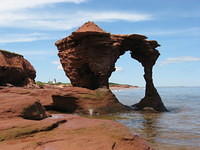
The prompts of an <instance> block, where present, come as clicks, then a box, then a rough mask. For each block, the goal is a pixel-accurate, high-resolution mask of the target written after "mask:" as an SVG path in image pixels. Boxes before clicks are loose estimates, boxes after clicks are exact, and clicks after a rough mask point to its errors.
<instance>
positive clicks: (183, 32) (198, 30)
mask: <svg viewBox="0 0 200 150" xmlns="http://www.w3.org/2000/svg"><path fill="white" fill-rule="evenodd" d="M142 33H143V34H145V35H150V36H163V35H164V36H174V35H175V36H176V35H178V36H200V27H191V28H185V29H172V30H164V29H163V30H154V31H151V32H149V31H148V32H144V31H143V32H142Z"/></svg>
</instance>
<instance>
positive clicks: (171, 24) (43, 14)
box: [0, 0, 200, 86]
mask: <svg viewBox="0 0 200 150" xmlns="http://www.w3.org/2000/svg"><path fill="white" fill-rule="evenodd" d="M86 21H94V22H95V23H96V24H98V25H99V26H100V27H101V28H103V29H104V30H105V31H107V32H111V33H113V34H132V33H138V34H144V35H146V36H147V37H148V38H149V39H150V40H157V41H158V42H159V43H160V44H161V47H159V48H158V50H159V51H160V53H161V56H160V57H159V59H158V61H157V64H156V65H155V67H154V82H155V85H156V86H200V78H199V76H200V69H199V66H200V51H199V49H200V1H199V0H1V5H0V34H1V36H0V49H5V50H9V51H13V52H17V53H20V54H22V55H24V57H25V58H26V59H28V60H29V61H30V62H31V63H32V64H33V66H34V67H35V69H36V70H37V78H36V80H40V81H49V80H53V79H54V78H56V79H57V81H62V82H69V80H68V79H67V78H66V76H65V74H64V72H63V70H62V68H61V67H60V64H59V58H58V57H57V48H56V47H55V46H54V43H55V41H56V40H58V39H61V38H64V37H66V36H68V35H70V34H71V32H72V31H74V30H76V29H77V27H79V26H80V25H82V24H83V23H84V22H86ZM116 67H117V71H116V72H114V73H113V74H112V76H111V78H110V81H111V82H118V83H127V84H133V85H139V86H144V79H143V68H142V66H141V65H140V64H139V63H138V62H137V61H135V60H133V59H131V57H130V55H129V52H127V53H126V54H125V55H123V56H121V57H120V59H119V60H118V61H117V63H116Z"/></svg>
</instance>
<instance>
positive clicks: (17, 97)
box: [0, 87, 127, 119]
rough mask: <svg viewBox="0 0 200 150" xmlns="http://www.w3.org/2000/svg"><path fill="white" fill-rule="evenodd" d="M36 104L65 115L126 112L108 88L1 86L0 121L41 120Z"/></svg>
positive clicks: (41, 109)
mask: <svg viewBox="0 0 200 150" xmlns="http://www.w3.org/2000/svg"><path fill="white" fill-rule="evenodd" d="M38 102H39V103H41V104H42V105H43V106H45V107H47V108H48V109H53V110H54V109H55V110H57V111H64V112H68V113H84V114H89V110H90V109H92V110H93V114H95V113H96V114H106V113H113V112H121V111H125V110H127V108H126V107H125V106H123V105H122V104H120V103H119V102H118V100H117V99H116V97H115V96H114V95H113V94H112V93H111V92H110V90H108V89H98V90H89V89H85V88H78V87H77V88H75V87H66V88H55V87H54V88H53V87H52V88H49V89H24V88H20V87H18V88H16V87H11V88H3V87H2V89H0V118H12V117H17V116H22V117H24V118H29V119H31V118H32V119H37V117H40V116H41V117H42V118H45V113H44V111H43V108H42V107H40V104H38ZM23 110H26V111H25V112H24V111H23ZM37 112H38V113H37ZM34 115H35V116H34ZM29 116H30V117H29ZM38 119H39V118H38Z"/></svg>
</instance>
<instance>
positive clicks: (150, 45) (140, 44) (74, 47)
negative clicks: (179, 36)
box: [56, 22, 167, 111]
mask: <svg viewBox="0 0 200 150" xmlns="http://www.w3.org/2000/svg"><path fill="white" fill-rule="evenodd" d="M56 46H57V48H58V50H59V53H58V56H59V57H60V61H61V64H62V66H63V69H64V71H65V73H66V75H67V76H68V77H69V79H70V81H71V83H72V85H73V86H78V87H84V88H88V89H91V90H95V89H98V88H109V84H108V80H109V78H110V76H111V74H112V72H113V71H115V63H116V61H117V60H118V59H119V57H120V56H121V55H123V54H124V53H125V52H126V51H128V50H129V51H130V52H131V57H132V58H133V59H135V60H137V61H138V62H140V63H141V65H142V66H143V68H144V79H145V82H146V91H145V97H144V98H143V99H142V100H141V101H140V102H139V103H137V104H135V105H133V107H134V108H136V109H139V110H141V109H143V108H144V107H152V108H154V109H155V110H157V111H167V109H166V108H165V106H164V104H163V103H162V100H161V98H160V96H159V94H158V92H157V90H156V88H155V87H154V84H153V78H152V69H153V66H154V64H155V63H156V60H157V58H158V57H159V55H160V53H159V52H158V50H156V47H158V46H159V44H158V43H157V42H156V41H151V40H147V37H145V36H143V35H138V34H130V35H116V34H110V33H107V32H105V31H103V30H102V29H101V28H99V27H98V26H97V25H96V24H94V23H93V22H87V23H85V24H84V25H83V26H81V27H80V28H79V29H78V30H77V31H75V32H73V33H72V34H71V35H70V36H68V37H66V38H64V39H62V40H59V41H57V42H56Z"/></svg>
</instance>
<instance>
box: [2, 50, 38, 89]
mask: <svg viewBox="0 0 200 150" xmlns="http://www.w3.org/2000/svg"><path fill="white" fill-rule="evenodd" d="M35 77H36V71H35V69H34V68H33V66H32V65H31V64H30V63H29V62H28V61H27V60H26V59H24V58H23V56H22V55H19V54H15V53H11V52H8V51H4V50H0V85H6V84H12V85H14V86H32V85H33V84H34V83H35V81H34V79H35Z"/></svg>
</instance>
